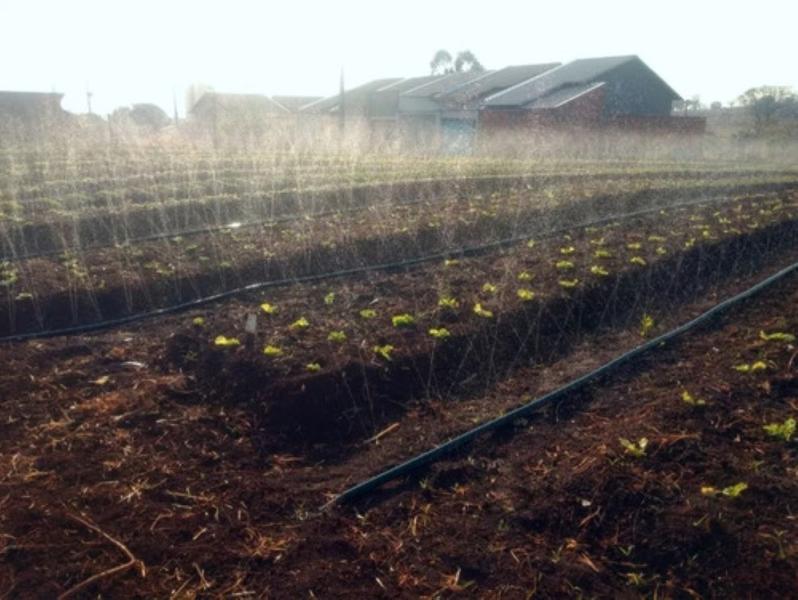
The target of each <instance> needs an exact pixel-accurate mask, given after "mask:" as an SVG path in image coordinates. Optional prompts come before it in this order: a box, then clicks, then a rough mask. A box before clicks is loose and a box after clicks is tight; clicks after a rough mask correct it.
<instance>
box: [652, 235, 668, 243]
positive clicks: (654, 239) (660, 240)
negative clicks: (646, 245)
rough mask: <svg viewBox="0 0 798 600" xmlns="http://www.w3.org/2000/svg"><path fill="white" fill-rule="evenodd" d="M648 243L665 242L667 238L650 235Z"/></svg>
mask: <svg viewBox="0 0 798 600" xmlns="http://www.w3.org/2000/svg"><path fill="white" fill-rule="evenodd" d="M648 241H649V242H667V241H668V238H666V237H665V236H662V235H650V236H648Z"/></svg>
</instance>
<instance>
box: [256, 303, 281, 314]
mask: <svg viewBox="0 0 798 600" xmlns="http://www.w3.org/2000/svg"><path fill="white" fill-rule="evenodd" d="M260 309H261V310H262V311H263V312H264V313H266V314H267V315H273V314H274V313H276V312H277V307H276V306H275V305H274V304H269V303H268V302H264V303H263V304H261V305H260Z"/></svg>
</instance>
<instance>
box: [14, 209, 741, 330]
mask: <svg viewBox="0 0 798 600" xmlns="http://www.w3.org/2000/svg"><path fill="white" fill-rule="evenodd" d="M722 198H723V199H724V200H725V201H728V202H734V201H735V200H728V199H726V197H725V196H723V197H722ZM716 202H718V198H712V199H701V200H691V201H688V202H681V203H679V204H671V205H668V206H657V207H653V208H647V209H644V210H639V211H635V212H631V213H626V214H624V215H612V216H609V217H602V218H600V219H594V220H593V221H588V222H586V223H578V224H576V225H568V226H565V227H560V228H557V229H552V230H550V231H547V232H545V233H540V232H537V233H525V234H522V235H517V236H513V237H510V238H505V239H502V240H497V241H495V242H489V243H486V244H480V245H477V246H469V247H466V248H458V249H454V250H445V251H442V252H436V253H435V254H427V255H425V256H420V257H417V258H411V259H406V260H401V261H395V262H390V263H381V264H377V265H366V266H364V267H353V268H351V269H342V270H340V271H333V272H328V273H319V274H316V275H306V276H304V277H295V278H293V279H276V280H273V281H259V282H256V283H251V284H249V285H245V286H243V287H239V288H235V289H232V290H227V291H224V292H219V293H218V294H212V295H210V296H205V297H203V298H197V299H195V300H190V301H188V302H183V303H181V304H175V305H173V306H167V307H164V308H158V309H155V310H152V311H149V312H144V313H138V314H135V315H129V316H127V317H120V318H117V319H109V320H107V321H99V322H97V323H87V324H83V325H75V326H72V327H64V328H61V329H51V330H46V331H33V332H29V333H20V334H15V335H7V336H3V337H0V343H2V342H24V341H28V340H34V339H44V338H51V337H59V336H65V335H78V334H83V333H91V332H93V331H100V330H103V329H113V328H116V327H121V326H122V325H128V324H130V323H135V322H138V321H145V320H148V319H153V318H156V317H162V316H166V315H171V314H175V313H178V312H183V311H185V310H190V309H193V308H199V307H200V306H204V305H206V304H210V303H213V302H218V301H219V300H226V299H228V298H232V297H234V296H238V295H240V294H245V293H248V292H255V291H259V290H265V289H272V288H279V287H287V286H290V285H297V284H301V283H312V282H315V281H324V280H327V279H340V278H342V277H350V276H352V275H362V274H364V273H371V272H374V271H397V270H403V269H407V268H409V267H413V266H416V265H420V264H423V263H428V262H432V261H437V260H444V259H447V258H452V257H467V256H475V255H479V254H482V253H484V252H487V251H490V250H497V249H500V248H506V247H508V246H512V245H514V244H518V243H520V242H525V241H528V240H530V239H533V238H535V239H540V240H545V239H551V238H553V237H555V236H557V235H560V234H562V233H566V232H568V231H573V230H574V229H583V228H586V227H595V226H597V225H607V224H609V223H613V222H615V221H624V220H627V219H633V218H635V217H639V216H644V215H647V214H651V213H654V212H659V211H661V210H664V209H666V208H667V209H674V208H684V207H690V206H697V205H701V204H714V203H716Z"/></svg>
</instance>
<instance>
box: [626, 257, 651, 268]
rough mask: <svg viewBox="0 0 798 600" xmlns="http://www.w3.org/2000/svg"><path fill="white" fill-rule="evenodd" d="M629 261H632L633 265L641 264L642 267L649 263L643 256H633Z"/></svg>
mask: <svg viewBox="0 0 798 600" xmlns="http://www.w3.org/2000/svg"><path fill="white" fill-rule="evenodd" d="M629 262H630V263H632V264H633V265H639V266H641V267H645V266H646V265H647V264H648V263H647V262H646V259H645V258H643V257H642V256H633V257H632V258H630V259H629Z"/></svg>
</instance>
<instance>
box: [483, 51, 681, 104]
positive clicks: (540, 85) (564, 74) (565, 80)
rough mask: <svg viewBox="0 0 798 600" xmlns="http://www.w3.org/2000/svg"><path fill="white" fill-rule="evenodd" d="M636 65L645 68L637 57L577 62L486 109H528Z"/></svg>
mask: <svg viewBox="0 0 798 600" xmlns="http://www.w3.org/2000/svg"><path fill="white" fill-rule="evenodd" d="M632 61H638V62H640V63H641V64H642V61H641V60H640V59H639V58H638V57H637V56H610V57H605V58H582V59H579V60H574V61H572V62H569V63H567V64H564V65H560V66H559V67H555V68H554V69H551V70H549V71H546V72H544V73H542V74H540V75H538V76H536V77H532V78H531V79H528V80H526V81H523V82H521V83H519V84H517V85H514V86H512V87H510V88H507V89H506V90H504V91H501V92H498V93H496V94H492V95H491V96H489V97H488V98H486V99H485V106H526V105H528V104H530V103H531V102H534V101H536V100H538V99H540V98H542V97H543V96H546V95H548V94H551V93H552V92H554V91H556V90H559V89H561V88H564V87H568V86H579V85H584V84H589V83H595V82H598V81H600V80H601V77H602V76H603V75H604V74H606V73H608V72H609V71H612V70H613V69H616V68H618V67H620V66H621V65H624V64H626V63H629V62H632ZM644 66H645V65H644ZM646 68H647V67H646ZM663 85H665V86H666V87H667V84H665V82H663ZM668 89H669V90H670V91H671V92H672V93H673V95H674V97H678V94H676V92H673V90H671V89H670V87H668Z"/></svg>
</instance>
